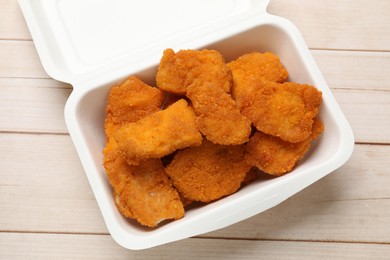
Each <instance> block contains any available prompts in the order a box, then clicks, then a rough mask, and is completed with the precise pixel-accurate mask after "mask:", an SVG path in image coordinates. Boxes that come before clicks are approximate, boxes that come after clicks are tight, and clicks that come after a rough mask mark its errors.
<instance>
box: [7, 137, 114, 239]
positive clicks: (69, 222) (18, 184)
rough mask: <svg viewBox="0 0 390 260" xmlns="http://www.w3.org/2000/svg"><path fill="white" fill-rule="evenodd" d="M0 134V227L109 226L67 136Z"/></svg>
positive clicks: (65, 229)
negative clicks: (103, 217) (104, 220)
mask: <svg viewBox="0 0 390 260" xmlns="http://www.w3.org/2000/svg"><path fill="white" fill-rule="evenodd" d="M0 140H1V141H0V143H1V144H0V154H1V156H2V159H1V160H0V166H1V167H0V169H1V170H0V178H1V179H2V180H1V181H0V205H1V210H0V219H1V220H0V223H1V224H0V227H1V229H2V230H26V231H47V232H50V231H60V232H79V231H81V232H87V233H89V232H96V231H98V232H107V230H106V228H105V224H104V223H103V219H102V217H101V213H100V211H99V209H98V207H97V204H96V200H95V198H94V196H93V193H92V190H91V188H90V186H89V184H88V180H87V178H86V175H85V173H84V170H83V168H82V166H81V164H80V161H79V159H78V156H77V153H76V150H75V148H74V146H73V143H72V141H71V139H70V137H69V136H64V135H28V134H0ZM11 216H12V217H11Z"/></svg>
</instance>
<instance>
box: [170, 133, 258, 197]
mask: <svg viewBox="0 0 390 260" xmlns="http://www.w3.org/2000/svg"><path fill="white" fill-rule="evenodd" d="M244 152H245V146H244V145H234V146H233V145H218V144H214V143H212V142H210V141H208V140H206V139H204V140H203V143H202V145H200V146H197V147H190V148H186V149H184V150H182V151H179V152H177V153H176V155H175V157H174V159H173V161H172V162H171V163H170V164H169V165H168V166H167V167H166V168H165V170H166V172H167V174H168V176H169V177H170V178H171V179H172V180H173V185H174V186H175V188H176V189H177V190H178V192H179V193H180V194H181V195H182V196H184V197H185V198H187V199H190V200H193V201H202V202H209V201H213V200H216V199H219V198H221V197H223V196H226V195H229V194H232V193H234V192H235V191H237V190H238V189H239V188H240V185H241V183H242V181H243V180H244V179H245V176H246V174H247V172H248V171H249V170H250V168H251V166H249V165H248V164H247V163H246V162H245V160H244Z"/></svg>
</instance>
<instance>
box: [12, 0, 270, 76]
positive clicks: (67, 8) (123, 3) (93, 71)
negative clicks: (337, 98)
mask: <svg viewBox="0 0 390 260" xmlns="http://www.w3.org/2000/svg"><path fill="white" fill-rule="evenodd" d="M268 3H269V0H201V1H199V0H186V1H183V0H164V1H160V0H142V1H128V0H98V1H96V0H83V1H78V0H66V1H64V0H35V1H29V0H19V4H20V6H21V8H22V11H23V14H24V17H25V19H26V21H27V24H28V26H29V29H30V32H31V35H32V37H33V40H34V43H35V45H36V48H37V51H38V54H39V56H40V59H41V61H42V64H43V66H44V68H45V70H46V71H47V73H48V74H49V75H50V76H51V77H53V78H55V79H57V80H60V81H64V82H68V83H71V84H77V83H80V82H84V81H86V80H88V79H91V78H93V77H95V76H96V75H99V74H100V73H101V72H102V71H106V70H107V69H109V68H111V69H112V68H113V65H112V64H115V63H117V64H119V63H121V64H124V63H126V64H128V65H129V66H130V65H131V64H134V65H135V64H139V62H140V61H141V60H143V59H144V58H146V57H148V56H153V55H156V54H158V55H159V56H161V54H162V50H163V49H165V48H175V46H183V43H184V42H186V41H190V40H191V39H196V38H197V37H204V36H205V35H207V34H208V33H211V32H212V30H213V29H217V28H222V27H226V26H229V24H230V23H234V21H237V20H239V19H243V18H245V17H249V16H252V15H256V14H259V13H263V12H265V9H266V6H267V5H268ZM114 67H115V66H114Z"/></svg>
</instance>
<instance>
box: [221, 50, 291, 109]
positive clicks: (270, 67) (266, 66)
mask: <svg viewBox="0 0 390 260" xmlns="http://www.w3.org/2000/svg"><path fill="white" fill-rule="evenodd" d="M227 66H228V67H229V68H230V69H231V71H232V74H233V86H232V90H231V92H232V96H233V97H234V98H235V99H236V101H237V102H238V103H240V97H241V96H242V95H244V96H245V95H248V94H246V93H247V92H246V91H247V89H248V81H249V82H251V81H258V80H269V81H274V82H278V83H283V82H285V81H286V79H287V77H288V72H287V70H286V68H285V67H284V66H283V64H282V63H281V62H280V59H279V57H278V56H276V55H275V54H273V53H271V52H266V53H260V52H251V53H248V54H244V55H242V56H241V57H239V58H238V59H236V60H234V61H231V62H229V63H228V64H227ZM249 85H250V84H249Z"/></svg>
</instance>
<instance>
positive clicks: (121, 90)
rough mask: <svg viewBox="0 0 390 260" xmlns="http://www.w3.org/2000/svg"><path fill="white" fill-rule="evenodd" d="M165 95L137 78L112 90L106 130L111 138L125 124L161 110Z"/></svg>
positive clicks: (108, 104)
mask: <svg viewBox="0 0 390 260" xmlns="http://www.w3.org/2000/svg"><path fill="white" fill-rule="evenodd" d="M163 99H164V95H163V93H162V91H161V90H159V89H158V88H154V87H151V86H149V85H147V84H145V83H144V82H142V81H141V80H140V79H139V78H137V77H136V76H131V77H129V78H128V79H127V80H126V81H125V82H123V83H122V84H120V85H117V86H114V87H112V88H111V90H110V92H109V94H108V100H107V106H106V119H105V122H104V129H105V132H106V135H107V136H110V135H112V134H113V132H115V131H116V130H117V129H118V128H119V127H121V126H122V125H123V124H125V123H129V122H135V121H138V120H139V119H141V118H143V117H145V116H147V115H149V114H151V113H153V112H156V111H158V110H159V109H160V106H161V104H162V102H163Z"/></svg>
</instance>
